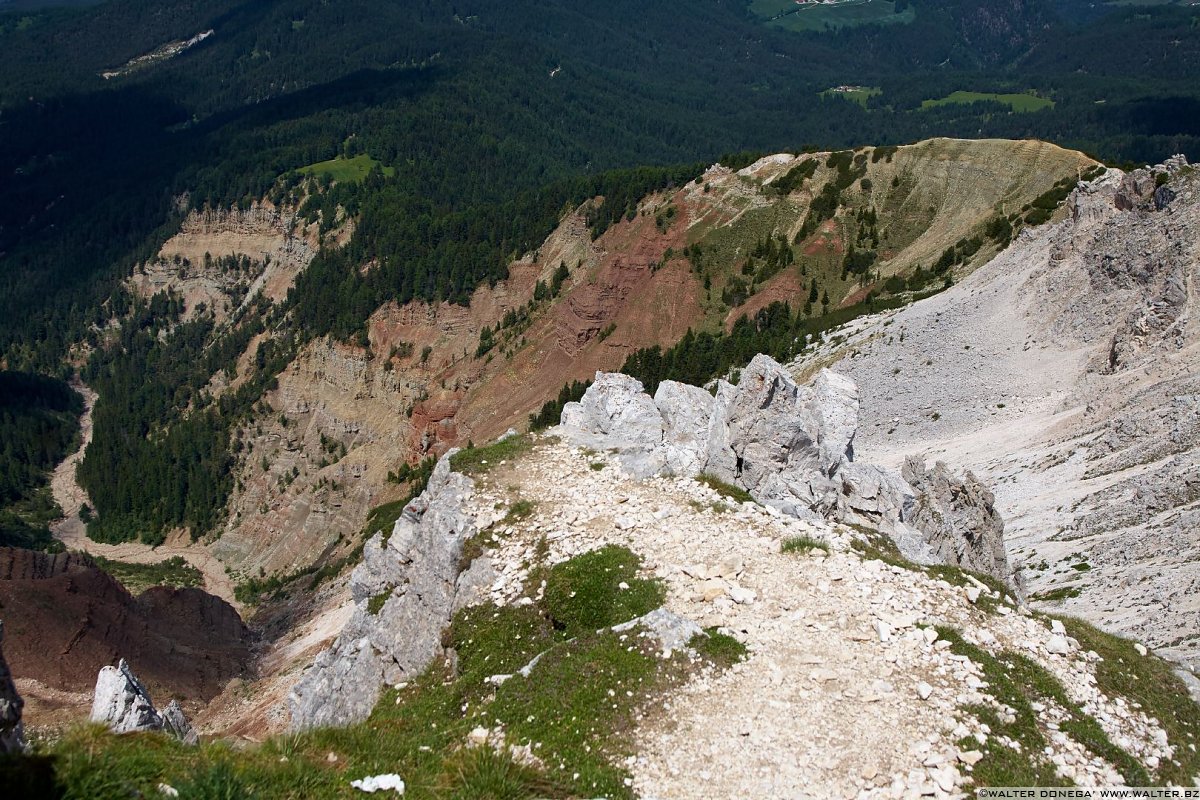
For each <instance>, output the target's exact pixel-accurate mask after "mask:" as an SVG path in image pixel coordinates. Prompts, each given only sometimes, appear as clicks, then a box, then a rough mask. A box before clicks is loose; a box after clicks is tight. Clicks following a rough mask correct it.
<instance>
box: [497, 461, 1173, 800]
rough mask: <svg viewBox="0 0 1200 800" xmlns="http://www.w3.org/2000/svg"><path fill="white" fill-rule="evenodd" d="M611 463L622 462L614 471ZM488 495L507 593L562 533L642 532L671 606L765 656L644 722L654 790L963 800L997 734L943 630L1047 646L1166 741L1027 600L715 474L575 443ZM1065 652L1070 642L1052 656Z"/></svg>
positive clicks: (1044, 651) (561, 540)
mask: <svg viewBox="0 0 1200 800" xmlns="http://www.w3.org/2000/svg"><path fill="white" fill-rule="evenodd" d="M599 463H605V464H606V466H605V467H604V468H603V469H601V470H596V469H595V468H594V467H593V466H592V465H593V464H599ZM517 499H529V500H534V501H535V502H536V506H535V513H534V514H533V515H532V516H531V517H530V518H529V519H527V520H525V521H522V522H519V523H515V524H505V523H503V522H502V521H500V520H501V517H502V515H503V514H504V508H505V507H506V506H507V505H509V504H511V503H512V502H514V501H515V500H517ZM474 502H475V503H477V504H478V507H477V509H475V514H476V516H477V518H478V519H480V520H481V521H482V522H483V526H481V527H485V526H486V524H487V522H488V521H489V520H491V521H493V524H494V525H495V526H496V527H495V529H496V531H497V532H498V533H500V534H501V537H500V541H501V544H500V545H499V547H498V548H497V549H496V550H493V551H491V552H492V555H493V558H494V559H495V561H496V565H497V571H498V572H499V573H500V577H499V578H498V579H497V580H496V581H495V583H494V584H493V586H492V587H491V599H492V600H493V601H494V602H497V603H506V602H511V601H515V600H516V598H517V597H518V596H519V595H520V593H521V591H522V588H523V584H524V581H525V580H526V579H527V577H528V566H529V564H530V563H532V562H534V561H535V560H536V555H535V550H536V547H537V544H538V542H539V540H541V539H543V537H544V539H545V541H546V543H547V544H548V546H549V551H550V555H549V558H550V560H551V561H559V560H563V559H566V558H569V557H571V556H573V555H575V554H578V553H581V552H586V551H588V550H591V549H595V548H597V547H600V546H602V545H603V544H605V543H616V544H623V545H626V546H628V547H630V548H631V549H632V550H634V551H635V552H637V553H638V554H639V555H641V556H642V557H643V558H644V561H645V568H646V569H647V570H648V571H652V572H653V573H654V574H655V575H657V576H659V577H660V578H662V579H663V580H664V581H665V582H666V585H667V587H668V596H667V602H666V606H667V608H668V609H669V610H670V611H673V612H675V613H677V614H680V615H682V616H685V617H688V618H691V619H694V620H696V621H698V622H699V623H700V624H701V625H703V626H706V627H709V626H716V627H720V628H721V629H723V630H726V631H728V632H730V633H731V634H733V635H734V636H736V637H737V638H738V639H739V640H740V641H742V642H743V643H744V644H746V645H747V647H748V648H749V651H750V655H749V658H748V659H747V660H746V661H744V662H743V663H741V664H738V665H735V666H734V667H733V668H732V669H730V670H728V671H725V672H723V673H719V674H717V673H703V674H701V675H699V676H697V677H696V678H695V679H694V680H692V681H691V682H690V683H689V684H688V685H687V686H685V687H684V688H683V689H681V690H679V691H678V692H676V693H675V694H673V695H672V696H671V697H670V698H669V699H668V700H667V701H666V702H665V704H664V706H663V709H662V714H661V715H658V716H657V717H656V719H655V721H654V722H652V723H650V724H648V725H646V726H645V727H644V728H643V729H642V730H640V731H639V732H638V734H637V742H636V744H637V748H636V749H637V752H638V755H637V756H635V757H632V758H631V759H630V760H629V761H628V763H627V766H628V767H629V769H630V770H631V772H632V774H633V776H634V788H635V789H636V790H637V791H638V792H639V794H640V795H641V796H644V797H654V798H664V799H665V798H700V797H810V796H812V797H854V796H862V797H873V796H880V797H909V796H916V795H920V794H924V795H929V796H935V797H951V796H961V794H962V792H961V788H960V787H961V786H962V784H963V783H964V781H965V780H966V779H967V778H968V777H969V774H970V763H971V762H972V761H973V760H974V759H975V757H976V753H975V752H973V751H971V750H966V751H963V750H960V749H959V748H958V747H956V746H955V744H954V742H956V741H958V740H960V739H962V738H963V737H966V736H970V735H974V736H977V737H978V738H979V740H980V741H985V740H986V737H987V732H986V731H984V730H983V729H981V727H980V725H979V723H978V722H977V721H976V720H975V719H974V718H973V717H969V716H964V715H962V714H961V713H960V712H959V710H958V709H959V707H960V706H962V705H964V704H967V703H974V702H985V703H986V702H989V698H988V696H987V684H986V683H984V682H983V681H982V679H981V675H982V673H981V671H980V669H979V668H978V667H977V666H976V665H974V664H972V663H971V662H970V661H969V660H967V659H965V658H961V657H959V656H955V655H953V654H951V652H950V650H949V649H948V646H949V642H946V641H939V640H938V638H937V636H936V632H935V631H933V630H931V629H929V628H927V627H924V626H926V625H943V624H944V625H950V626H953V627H956V628H959V629H961V630H962V631H963V632H964V635H965V636H966V638H968V639H969V640H971V641H973V642H975V643H977V644H979V645H980V646H983V647H985V648H987V649H989V650H996V651H998V650H1000V649H1012V650H1017V651H1020V652H1023V653H1026V654H1027V655H1031V656H1032V657H1034V658H1036V659H1037V660H1038V661H1039V662H1042V663H1043V664H1045V665H1046V666H1047V667H1048V668H1049V669H1051V671H1053V672H1054V673H1055V674H1056V675H1058V676H1059V677H1060V679H1061V680H1062V681H1063V682H1064V684H1065V685H1066V686H1067V687H1068V691H1070V692H1071V693H1072V694H1073V695H1075V696H1076V697H1077V698H1078V699H1079V701H1080V702H1082V703H1084V704H1085V706H1087V705H1089V704H1090V706H1091V707H1094V708H1097V709H1101V710H1103V711H1104V713H1105V714H1107V715H1108V717H1109V722H1108V723H1104V722H1103V721H1102V724H1106V725H1108V726H1110V727H1111V728H1112V734H1111V735H1113V736H1114V737H1115V736H1121V737H1124V739H1127V740H1128V741H1129V742H1130V743H1131V747H1133V748H1134V749H1135V750H1138V751H1139V752H1144V753H1146V754H1154V753H1158V752H1159V750H1157V749H1156V747H1157V746H1156V745H1155V744H1154V730H1155V728H1156V726H1154V725H1153V724H1151V723H1149V722H1148V721H1147V720H1146V719H1145V718H1144V717H1142V716H1141V715H1140V714H1138V713H1137V712H1132V711H1130V710H1128V709H1125V708H1124V707H1120V706H1117V705H1116V704H1113V703H1111V702H1109V701H1108V700H1107V699H1106V698H1103V697H1102V696H1100V694H1099V692H1098V691H1096V689H1095V687H1094V678H1093V677H1092V674H1091V670H1092V669H1093V665H1092V664H1091V663H1090V662H1088V660H1087V659H1086V658H1081V657H1079V654H1078V653H1075V652H1073V651H1072V647H1071V646H1070V645H1069V644H1067V643H1066V642H1065V641H1061V642H1058V641H1056V637H1055V636H1054V635H1053V634H1052V633H1051V632H1050V631H1049V630H1047V628H1046V626H1045V623H1043V622H1039V621H1037V620H1035V619H1034V618H1032V617H1029V616H1027V615H1026V614H1024V613H1022V612H1020V611H1017V610H1015V609H1012V608H1009V607H1005V608H1004V609H1003V613H1001V614H999V615H989V614H986V613H984V612H983V611H982V610H981V609H980V608H979V607H977V606H975V605H973V604H972V602H971V601H970V599H969V598H968V595H967V591H966V590H965V589H964V588H963V587H961V586H952V585H951V584H949V583H946V582H945V581H941V580H933V579H931V578H930V577H928V576H926V575H924V574H919V573H914V572H910V571H908V570H904V569H901V568H898V567H891V566H888V565H885V564H884V563H883V562H880V561H863V560H861V558H860V557H859V556H858V555H857V554H855V553H853V552H852V551H849V550H848V544H849V541H850V536H851V535H852V534H851V532H850V531H849V530H845V529H834V528H831V527H825V526H815V525H811V524H809V523H802V522H799V521H797V520H793V519H789V518H784V517H780V516H777V515H775V514H773V513H772V512H770V511H768V510H767V509H764V508H762V507H760V506H756V505H752V504H747V505H744V506H733V505H729V506H726V507H725V508H724V509H723V510H720V511H718V510H714V508H713V506H714V504H720V503H722V502H723V501H722V500H721V498H720V497H719V496H718V495H717V494H716V493H715V492H713V491H712V490H711V489H709V488H707V487H705V486H703V485H701V484H699V483H696V482H694V481H691V480H688V479H676V478H652V479H649V480H646V481H640V482H639V481H635V480H632V479H630V478H627V477H625V476H624V475H622V474H621V472H620V470H619V467H618V466H617V465H616V461H615V459H611V460H610V459H608V458H607V457H606V456H603V455H596V454H584V453H581V452H579V451H575V450H571V449H568V448H567V447H566V446H565V445H561V444H555V445H545V446H542V447H540V448H537V449H536V450H535V451H534V452H533V454H532V455H530V456H527V457H524V458H522V460H521V462H520V464H519V465H517V466H514V465H501V466H500V467H498V468H496V469H495V471H494V472H493V473H491V474H489V476H487V478H486V479H485V480H483V481H481V485H480V491H479V492H478V493H477V495H476V498H475V501H474ZM725 502H727V501H725ZM718 508H720V506H719V505H718ZM801 534H805V535H810V536H814V537H816V538H820V539H823V540H825V541H827V542H828V543H829V544H830V547H831V550H832V554H831V555H830V556H828V557H825V556H823V555H820V554H819V551H817V554H816V555H807V556H806V555H797V554H784V553H782V552H781V551H780V545H781V542H782V541H783V540H784V539H785V538H787V537H789V536H796V535H801ZM973 591H977V587H974V588H973ZM1059 645H1066V650H1067V651H1068V652H1067V653H1064V654H1051V653H1050V651H1049V649H1056V648H1057V647H1058V646H1059ZM1048 648H1049V649H1048ZM1110 712H1111V713H1110ZM1046 734H1047V741H1049V742H1051V750H1052V752H1051V753H1050V754H1049V755H1050V757H1051V758H1053V759H1055V760H1057V761H1061V762H1062V765H1061V767H1060V771H1061V772H1062V773H1063V774H1064V775H1070V776H1072V777H1074V778H1075V779H1076V780H1078V781H1080V782H1081V783H1085V784H1096V783H1103V784H1109V783H1112V784H1116V783H1119V781H1120V778H1119V776H1118V775H1117V774H1116V772H1115V771H1114V770H1113V768H1112V767H1111V765H1108V764H1105V763H1103V762H1102V761H1099V760H1098V759H1095V758H1094V757H1090V756H1089V754H1086V753H1080V752H1079V748H1078V747H1076V746H1075V745H1074V744H1073V743H1072V742H1070V741H1069V740H1067V739H1066V737H1065V736H1063V735H1062V734H1061V733H1059V732H1058V731H1056V730H1050V729H1047V730H1046Z"/></svg>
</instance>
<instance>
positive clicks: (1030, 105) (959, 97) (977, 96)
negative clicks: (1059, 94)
mask: <svg viewBox="0 0 1200 800" xmlns="http://www.w3.org/2000/svg"><path fill="white" fill-rule="evenodd" d="M984 100H990V101H992V102H995V103H1003V104H1004V105H1006V106H1008V107H1009V108H1011V109H1012V110H1013V111H1015V112H1017V113H1018V114H1026V113H1029V112H1032V111H1041V110H1042V109H1043V108H1054V101H1053V100H1051V99H1049V98H1046V97H1038V96H1037V95H1036V94H1033V93H1031V92H1021V93H1011V94H997V93H995V92H962V91H960V92H951V93H950V94H948V95H946V96H945V97H943V98H941V99H938V100H925V101H924V102H922V103H921V108H935V107H937V106H947V105H951V104H958V105H966V104H968V103H979V102H982V101H984Z"/></svg>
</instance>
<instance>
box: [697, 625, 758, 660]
mask: <svg viewBox="0 0 1200 800" xmlns="http://www.w3.org/2000/svg"><path fill="white" fill-rule="evenodd" d="M704 632H705V633H706V634H708V635H707V636H701V635H699V634H697V635H695V636H693V637H692V639H691V641H690V642H688V647H690V648H692V649H693V650H695V651H696V652H697V653H699V654H700V655H701V656H703V657H704V658H706V659H708V660H709V661H711V662H712V663H713V664H715V665H716V666H718V667H720V668H722V669H727V668H729V667H732V666H733V665H734V664H737V663H738V662H740V661H745V660H746V655H747V653H748V652H749V651H748V650H747V649H746V645H744V644H742V643H741V642H739V641H738V640H737V639H735V638H734V637H732V636H730V635H729V634H727V633H721V631H720V630H718V629H717V628H705V629H704Z"/></svg>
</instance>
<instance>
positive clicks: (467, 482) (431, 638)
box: [288, 398, 649, 729]
mask: <svg viewBox="0 0 1200 800" xmlns="http://www.w3.org/2000/svg"><path fill="white" fill-rule="evenodd" d="M648 399H649V398H647V400H648ZM455 452H456V451H453V450H452V451H450V452H449V453H447V454H446V455H445V456H443V457H442V459H441V461H439V462H438V464H437V466H436V467H435V468H434V471H433V474H432V476H431V477H430V479H429V484H428V486H427V488H426V489H425V491H424V492H423V493H422V494H421V495H420V496H419V497H418V498H417V499H416V500H414V501H413V502H411V503H410V504H409V505H408V506H407V507H406V508H405V509H404V511H403V512H402V513H401V515H400V517H399V519H397V520H396V523H395V525H394V526H393V528H392V532H391V535H390V536H389V537H388V538H387V539H386V540H385V539H384V537H383V536H382V534H376V535H375V536H374V537H373V538H372V539H371V540H370V541H368V542H367V544H366V546H365V547H364V549H363V560H362V563H361V564H359V565H358V567H356V568H355V570H354V572H353V573H352V574H351V577H350V587H351V592H352V594H353V597H354V600H355V609H354V613H353V615H352V616H351V618H350V621H349V622H348V623H347V624H346V626H345V628H343V630H342V632H341V633H340V634H339V636H338V637H337V639H336V640H335V641H334V643H333V646H332V647H330V648H329V649H328V650H326V651H324V652H323V653H321V654H320V655H319V656H318V657H317V659H316V660H315V661H314V663H313V665H312V666H311V667H310V668H309V670H308V671H307V672H306V673H305V675H304V677H303V678H302V679H301V680H300V682H299V683H298V684H297V686H296V687H295V689H293V690H292V693H291V695H290V696H289V698H288V704H289V707H290V709H291V713H292V727H293V728H296V729H305V728H313V727H323V726H338V725H348V724H352V723H355V722H360V721H362V720H364V719H366V718H367V717H368V716H370V713H371V710H372V709H373V708H374V707H375V703H376V701H377V700H378V699H379V693H380V689H381V687H382V686H383V685H384V684H396V683H399V682H401V681H407V680H411V679H412V678H414V677H416V675H418V674H419V673H420V672H421V671H422V670H424V669H425V668H426V667H427V666H428V665H429V664H430V663H431V662H432V661H433V660H434V659H435V658H437V657H438V656H439V655H441V654H442V653H443V648H442V644H441V633H442V630H443V629H444V628H445V627H446V625H448V624H449V622H450V618H451V615H452V614H453V611H454V609H455V607H456V603H455V601H456V596H457V585H458V581H459V577H460V576H459V572H460V563H459V562H460V559H461V556H462V549H463V543H464V542H465V541H466V540H467V539H469V538H470V537H471V536H473V535H474V534H475V533H476V526H475V521H474V519H473V518H472V517H471V516H470V515H469V514H468V513H467V512H466V510H465V508H466V503H467V501H468V500H469V499H470V497H471V494H472V492H473V490H474V483H473V482H472V481H471V479H470V478H468V477H466V476H465V475H461V474H459V473H455V472H451V470H450V458H451V457H452V456H453V455H454V453H455Z"/></svg>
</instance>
